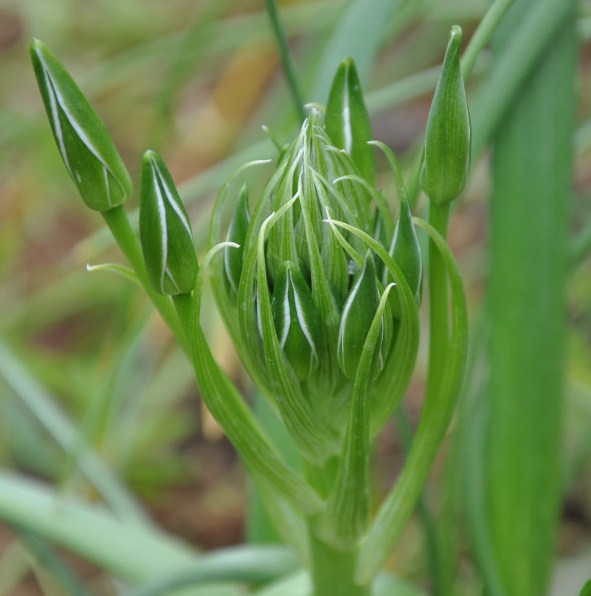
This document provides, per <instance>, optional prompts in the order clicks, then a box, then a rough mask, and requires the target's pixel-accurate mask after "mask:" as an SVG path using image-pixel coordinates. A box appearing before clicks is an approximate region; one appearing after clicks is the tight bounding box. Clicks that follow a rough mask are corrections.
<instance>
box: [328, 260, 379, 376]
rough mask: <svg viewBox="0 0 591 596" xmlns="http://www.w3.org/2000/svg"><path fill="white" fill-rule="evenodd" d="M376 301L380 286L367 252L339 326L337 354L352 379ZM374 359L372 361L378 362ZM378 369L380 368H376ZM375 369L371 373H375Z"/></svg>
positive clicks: (344, 372)
mask: <svg viewBox="0 0 591 596" xmlns="http://www.w3.org/2000/svg"><path fill="white" fill-rule="evenodd" d="M379 303H380V289H379V286H378V279H377V276H376V267H375V263H374V260H373V257H372V255H371V253H370V252H368V253H367V256H366V258H365V263H364V265H363V269H362V270H361V273H359V275H358V276H357V279H356V280H355V283H354V284H353V288H352V289H351V292H350V293H349V296H348V297H347V300H346V301H345V305H344V307H343V312H342V315H341V323H340V326H339V340H338V347H337V357H338V361H339V365H340V367H341V370H342V371H343V374H344V375H345V376H346V377H347V379H349V380H350V381H353V380H354V379H355V375H356V373H357V367H358V365H359V359H360V358H361V352H362V349H363V344H364V343H365V338H366V337H367V334H368V332H369V328H370V327H371V322H372V321H373V318H374V316H375V314H376V310H377V308H378V305H379ZM382 344H383V328H382V332H381V337H380V339H379V340H378V344H377V346H376V353H379V352H380V351H381V350H382ZM381 360H382V359H381V358H376V360H375V361H374V363H377V362H378V361H381ZM378 368H379V370H381V367H379V366H378ZM379 370H375V371H374V372H376V373H377V372H379Z"/></svg>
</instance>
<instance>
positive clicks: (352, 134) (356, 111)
mask: <svg viewBox="0 0 591 596" xmlns="http://www.w3.org/2000/svg"><path fill="white" fill-rule="evenodd" d="M326 132H327V133H328V136H329V137H330V139H331V140H332V142H333V143H334V144H335V146H336V147H338V148H339V149H344V150H345V151H346V152H347V153H348V154H349V155H350V156H351V158H352V159H353V163H354V164H355V165H356V166H357V169H358V170H359V172H360V173H361V175H362V176H363V177H364V178H365V180H367V181H368V182H369V183H371V184H373V183H374V182H375V174H376V172H375V170H376V166H375V158H374V154H373V151H372V150H371V147H369V146H368V144H367V143H368V141H370V140H371V138H372V134H371V123H370V120H369V114H368V113H367V108H366V107H365V101H364V99H363V92H362V90H361V83H360V82H359V77H358V75H357V69H356V68H355V62H354V61H353V59H352V58H347V59H346V60H344V61H343V62H341V64H340V66H339V68H338V69H337V72H336V75H335V77H334V80H333V83H332V87H331V90H330V94H329V96H328V103H327V104H326Z"/></svg>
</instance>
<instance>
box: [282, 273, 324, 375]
mask: <svg viewBox="0 0 591 596" xmlns="http://www.w3.org/2000/svg"><path fill="white" fill-rule="evenodd" d="M272 310H273V319H274V321H275V329H276V331H277V337H278V338H279V343H280V344H281V347H282V348H283V351H284V352H285V355H286V357H287V360H288V361H289V363H290V364H291V366H292V368H293V370H294V371H295V373H296V375H297V377H298V379H299V380H300V381H305V380H306V379H308V378H309V376H310V375H311V374H312V373H313V372H314V370H315V369H316V368H317V367H318V352H317V346H318V333H319V317H318V311H317V310H316V307H315V306H314V302H313V300H312V293H311V292H310V289H309V288H308V285H307V284H306V282H305V280H304V278H303V277H302V275H301V273H300V272H299V271H298V270H297V269H296V268H295V266H294V265H293V263H284V266H283V268H282V269H281V270H280V271H279V275H278V276H277V280H276V282H275V290H274V292H273V303H272Z"/></svg>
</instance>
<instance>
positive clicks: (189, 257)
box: [140, 151, 198, 295]
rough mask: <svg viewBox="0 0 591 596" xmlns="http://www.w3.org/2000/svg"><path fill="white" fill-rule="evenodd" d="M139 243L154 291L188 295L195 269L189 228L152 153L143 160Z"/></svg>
mask: <svg viewBox="0 0 591 596" xmlns="http://www.w3.org/2000/svg"><path fill="white" fill-rule="evenodd" d="M140 239H141V243H142V251H143V253H144V260H145V263H146V269H147V271H148V275H149V277H150V281H151V282H152V284H153V286H154V288H155V289H156V291H157V292H159V293H160V294H168V295H176V294H189V293H191V291H192V290H193V286H194V285H195V276H196V275H197V268H198V266H197V256H196V255H195V247H194V245H193V235H192V233H191V224H190V222H189V218H188V216H187V212H186V211H185V208H184V206H183V203H182V201H181V199H180V197H179V195H178V192H177V190H176V188H175V186H174V182H173V181H172V177H171V175H170V172H169V171H168V169H167V168H166V165H165V164H164V162H163V161H162V159H161V158H160V157H159V156H158V154H157V153H156V152H154V151H146V152H145V153H144V159H143V167H142V183H141V191H140Z"/></svg>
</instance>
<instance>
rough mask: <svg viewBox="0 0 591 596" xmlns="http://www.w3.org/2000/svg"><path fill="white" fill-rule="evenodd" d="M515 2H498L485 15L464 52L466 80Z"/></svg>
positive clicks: (498, 0) (463, 70)
mask: <svg viewBox="0 0 591 596" xmlns="http://www.w3.org/2000/svg"><path fill="white" fill-rule="evenodd" d="M514 2H515V0H497V1H496V2H495V3H494V4H493V5H492V6H491V7H490V8H489V9H488V12H487V13H486V14H485V15H484V18H483V19H482V21H480V25H478V29H476V32H475V33H474V35H473V36H472V39H471V40H470V43H469V44H468V47H467V48H466V51H465V52H464V58H463V59H462V74H463V75H464V78H465V79H467V78H468V77H469V76H470V74H471V73H472V71H473V70H474V66H476V60H477V59H478V56H479V55H480V54H481V52H482V50H483V49H484V48H485V47H486V45H487V44H488V43H489V42H490V40H491V38H492V36H493V34H494V32H495V31H496V29H497V27H498V25H499V23H500V22H501V20H502V19H503V17H504V16H505V14H506V12H507V10H509V8H510V7H511V5H512V4H513V3H514Z"/></svg>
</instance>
